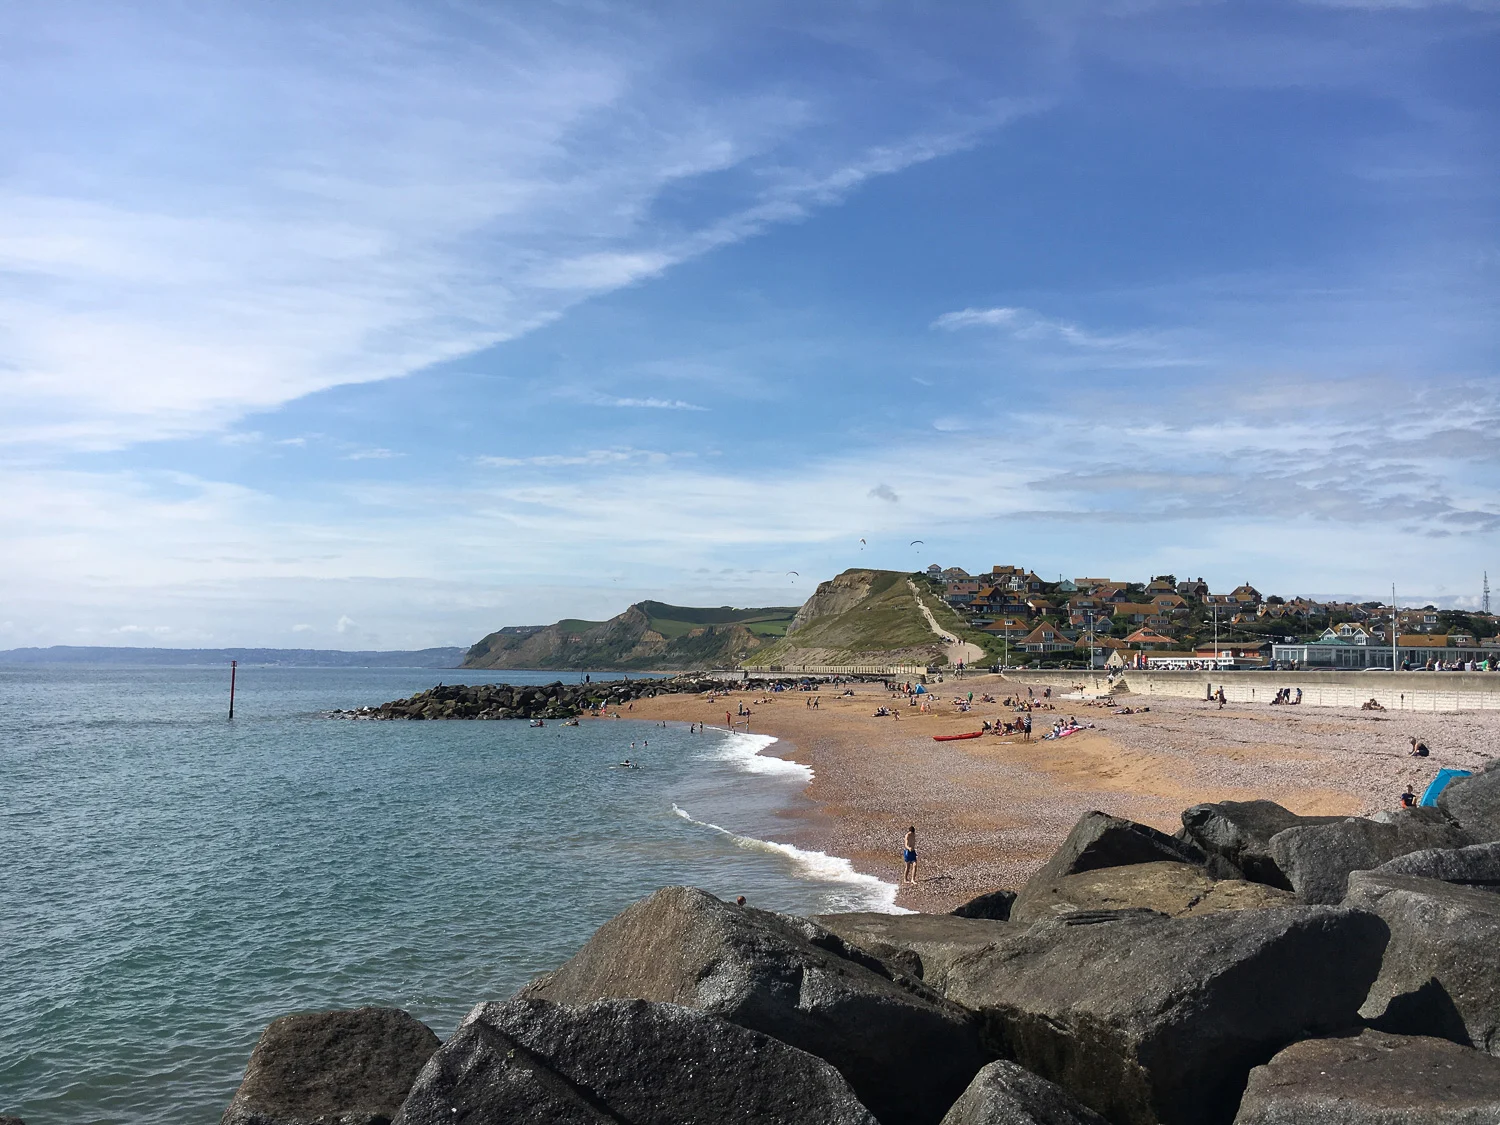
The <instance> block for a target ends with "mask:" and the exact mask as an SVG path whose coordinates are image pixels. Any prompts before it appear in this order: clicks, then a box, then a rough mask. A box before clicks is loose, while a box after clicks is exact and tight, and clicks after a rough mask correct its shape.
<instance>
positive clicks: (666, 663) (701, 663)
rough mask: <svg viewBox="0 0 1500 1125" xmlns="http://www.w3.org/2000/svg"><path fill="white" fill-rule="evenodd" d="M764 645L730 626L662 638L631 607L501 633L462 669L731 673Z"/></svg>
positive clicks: (481, 646) (744, 630) (474, 651)
mask: <svg viewBox="0 0 1500 1125" xmlns="http://www.w3.org/2000/svg"><path fill="white" fill-rule="evenodd" d="M653 604H654V603H653ZM747 612H755V611H747ZM580 626H582V627H580ZM680 627H681V626H679V628H680ZM765 643H767V642H766V640H765V639H764V638H762V637H760V636H757V635H756V634H755V633H753V632H751V631H750V630H749V629H748V628H746V627H745V626H744V625H741V624H738V623H736V622H725V623H722V624H709V625H700V626H696V627H693V628H688V629H685V631H682V632H680V633H679V634H678V635H677V636H667V635H666V634H665V633H663V632H662V631H661V629H659V628H657V627H655V625H654V624H653V619H652V617H651V615H650V614H648V613H647V612H646V611H645V610H644V609H643V608H642V607H641V606H640V605H633V606H631V607H630V608H629V609H627V610H626V611H625V612H624V613H622V614H620V615H619V616H618V617H612V618H610V619H609V620H608V621H601V622H598V623H597V624H590V623H587V622H559V623H558V624H556V625H547V626H543V627H535V626H531V627H523V628H512V629H501V630H499V631H497V632H494V633H491V634H490V635H489V636H487V637H485V638H484V639H483V640H482V641H480V642H479V643H478V644H476V645H475V646H474V647H473V648H471V649H470V650H469V651H468V654H467V655H466V656H465V657H464V663H463V666H464V667H465V668H570V669H580V670H581V669H592V668H620V669H626V670H629V669H637V668H639V669H650V670H653V671H670V670H679V669H680V670H692V669H703V668H732V667H734V666H735V665H736V664H738V663H739V662H740V661H741V660H743V659H744V658H745V657H746V656H747V655H749V654H750V653H753V652H755V651H756V650H757V649H759V648H761V647H762V646H763V645H764V644H765Z"/></svg>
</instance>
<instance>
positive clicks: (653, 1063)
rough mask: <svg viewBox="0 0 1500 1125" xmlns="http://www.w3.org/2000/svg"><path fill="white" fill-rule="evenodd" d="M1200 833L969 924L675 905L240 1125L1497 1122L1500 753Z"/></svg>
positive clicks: (302, 1048)
mask: <svg viewBox="0 0 1500 1125" xmlns="http://www.w3.org/2000/svg"><path fill="white" fill-rule="evenodd" d="M1182 819H1183V829H1182V831H1181V832H1179V833H1178V834H1177V835H1176V836H1166V835H1164V834H1162V833H1159V832H1156V831H1154V830H1153V829H1150V828H1148V827H1146V826H1144V825H1139V824H1133V823H1131V822H1129V821H1124V820H1120V819H1119V818H1117V817H1111V816H1107V815H1105V814H1103V813H1090V814H1088V815H1086V816H1084V817H1083V818H1082V820H1080V822H1079V823H1078V825H1077V826H1075V828H1074V829H1073V831H1072V832H1071V833H1070V834H1069V836H1068V838H1067V839H1066V840H1064V841H1063V843H1062V845H1061V847H1060V848H1059V849H1058V851H1057V853H1056V855H1054V856H1053V858H1052V860H1051V861H1050V862H1049V863H1048V864H1047V865H1046V866H1045V867H1043V868H1042V870H1041V871H1039V872H1038V873H1037V875H1036V876H1035V877H1034V878H1033V879H1032V880H1031V881H1030V882H1029V883H1028V884H1027V886H1025V887H1022V888H1019V890H1018V892H1017V893H1015V894H1014V895H1012V894H1010V893H1007V892H1001V891H996V892H993V893H991V894H989V895H987V896H984V897H983V898H982V899H980V900H976V901H975V902H974V903H972V904H970V905H969V906H968V907H964V908H960V910H959V911H956V912H955V913H954V914H953V915H881V914H867V913H865V914H830V915H823V916H820V917H818V918H815V919H803V918H796V917H791V916H788V915H783V914H776V913H772V912H769V911H764V910H759V909H755V908H754V907H750V906H740V905H734V904H730V903H726V902H722V901H720V900H719V899H716V898H714V897H713V896H712V895H709V894H706V893H705V892H703V891H698V890H694V889H692V888H688V887H668V888H666V889H663V890H660V891H657V892H656V893H655V894H653V895H651V896H650V897H648V898H646V899H643V900H642V901H640V902H638V903H636V904H635V905H633V906H631V907H629V908H628V909H626V910H625V911H624V912H623V913H622V914H620V915H619V916H617V917H616V918H614V919H613V920H612V921H610V922H607V923H606V924H605V925H604V926H602V927H601V928H600V929H599V931H598V932H597V933H596V934H595V935H594V936H593V938H591V939H590V940H589V942H588V943H587V944H586V945H584V947H583V948H582V949H581V950H579V952H578V953H577V954H576V955H575V956H574V957H573V958H572V959H571V960H569V961H568V962H567V963H565V964H563V965H562V966H560V967H559V968H558V969H557V970H555V971H554V972H551V973H547V974H545V975H543V976H542V977H540V978H538V979H537V980H535V981H533V982H532V983H530V984H529V985H527V986H526V987H524V988H523V989H521V991H520V992H519V993H518V994H517V995H516V996H515V997H512V998H511V999H509V1000H505V1001H496V1002H489V1003H481V1004H479V1005H478V1006H477V1007H476V1008H474V1010H473V1011H472V1012H471V1013H470V1014H469V1015H468V1016H467V1017H466V1018H465V1019H464V1021H463V1022H462V1023H461V1024H460V1026H459V1027H458V1028H457V1029H456V1030H455V1031H454V1033H453V1034H452V1036H451V1037H450V1038H449V1039H448V1040H447V1041H446V1042H443V1043H441V1044H439V1043H438V1042H437V1040H436V1038H435V1037H433V1036H430V1035H427V1034H424V1033H423V1032H424V1030H425V1029H420V1028H419V1027H414V1026H412V1024H413V1023H414V1021H410V1018H409V1017H406V1016H404V1014H402V1013H398V1012H390V1011H381V1010H370V1009H365V1010H362V1011H360V1012H355V1013H349V1012H325V1013H316V1014H312V1015H306V1016H299V1017H295V1020H294V1021H288V1020H287V1019H283V1020H279V1021H277V1022H276V1023H273V1024H272V1025H271V1027H270V1028H269V1029H268V1030H267V1031H266V1033H265V1035H264V1036H263V1037H262V1042H261V1044H260V1045H258V1046H257V1047H256V1050H255V1052H254V1054H252V1056H251V1059H250V1065H249V1067H248V1069H247V1071H246V1075H245V1082H244V1084H243V1085H242V1086H241V1088H240V1091H239V1093H238V1094H237V1095H236V1096H235V1099H234V1101H233V1103H231V1105H230V1108H229V1111H228V1112H227V1113H226V1115H225V1122H226V1123H229V1125H247V1123H248V1122H251V1121H253V1122H255V1123H256V1125H303V1123H307V1122H315V1121H317V1122H335V1121H337V1122H340V1123H343V1125H375V1123H377V1122H395V1123H396V1125H428V1123H436V1122H440V1121H441V1122H465V1123H470V1125H475V1123H495V1125H499V1123H510V1122H528V1123H529V1122H535V1123H538V1125H540V1123H542V1122H562V1123H575V1122H576V1123H579V1125H680V1123H704V1125H710V1123H711V1125H739V1123H743V1125H793V1123H797V1125H811V1123H823V1122H828V1123H842V1122H850V1123H856V1122H857V1123H859V1125H1102V1123H1105V1122H1108V1123H1112V1125H1291V1123H1298V1125H1335V1123H1337V1125H1408V1123H1409V1125H1438V1123H1442V1125H1479V1123H1484V1125H1494V1123H1495V1122H1500V761H1497V762H1495V763H1492V764H1491V766H1490V768H1489V769H1487V770H1485V771H1483V772H1481V773H1479V774H1476V775H1475V776H1474V777H1472V778H1469V779H1465V780H1462V781H1459V782H1455V783H1454V785H1453V786H1452V787H1451V788H1450V789H1449V791H1448V792H1447V793H1445V794H1444V799H1443V800H1442V801H1441V802H1440V804H1439V806H1438V808H1437V809H1435V810H1423V811H1422V813H1421V815H1420V816H1413V817H1404V818H1403V817H1396V818H1391V817H1383V818H1379V819H1376V818H1372V819H1370V820H1364V819H1362V818H1340V819H1329V818H1317V819H1313V818H1301V817H1298V816H1296V815H1295V814H1293V813H1291V812H1289V811H1288V810H1286V809H1283V808H1281V807H1280V806H1276V805H1272V804H1270V803H1269V802H1225V803H1221V804H1215V805H1198V806H1195V807H1193V808H1191V809H1188V810H1187V811H1186V812H1184V814H1183V818H1182ZM1287 833H1293V834H1294V835H1292V836H1287ZM1434 842H1436V846H1432V845H1433V844H1434ZM1393 852H1399V853H1400V854H1394V855H1393V854H1391V853H1393ZM1341 889H1342V890H1341ZM1340 891H1341V893H1342V897H1341V898H1340V899H1338V901H1335V902H1330V901H1329V899H1330V898H1331V897H1332V896H1333V895H1334V894H1335V893H1338V892H1340Z"/></svg>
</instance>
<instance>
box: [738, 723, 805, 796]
mask: <svg viewBox="0 0 1500 1125" xmlns="http://www.w3.org/2000/svg"><path fill="white" fill-rule="evenodd" d="M776 741H777V740H776V739H775V738H773V737H772V736H771V735H769V734H746V733H744V732H742V731H732V732H726V737H725V739H724V741H723V742H722V743H720V745H719V746H718V747H717V748H716V749H715V751H714V753H713V756H714V757H716V758H718V759H719V760H720V761H723V762H731V763H733V764H734V765H735V766H737V767H738V768H740V769H742V770H744V771H745V772H746V773H761V774H775V775H778V776H781V777H788V778H794V779H796V780H799V781H801V782H802V783H803V784H804V785H805V784H807V783H808V782H810V781H811V780H812V779H813V771H812V767H811V766H804V765H803V764H802V763H801V762H793V761H789V760H788V759H786V758H777V757H773V756H772V755H770V754H763V753H761V751H763V750H765V749H767V748H768V747H770V746H771V745H772V744H773V743H775V742H776Z"/></svg>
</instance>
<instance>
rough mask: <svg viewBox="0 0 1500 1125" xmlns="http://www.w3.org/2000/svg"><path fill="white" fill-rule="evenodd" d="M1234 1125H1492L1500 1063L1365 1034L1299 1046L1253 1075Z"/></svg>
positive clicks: (1497, 1109) (1499, 1093)
mask: <svg viewBox="0 0 1500 1125" xmlns="http://www.w3.org/2000/svg"><path fill="white" fill-rule="evenodd" d="M1234 1121H1235V1125H1493V1123H1494V1122H1496V1121H1500V1060H1497V1059H1492V1058H1490V1057H1489V1056H1488V1055H1482V1054H1480V1053H1479V1052H1478V1051H1472V1050H1470V1049H1468V1048H1467V1047H1459V1046H1455V1045H1454V1044H1452V1043H1449V1042H1447V1041H1446V1040H1443V1039H1430V1038H1417V1037H1410V1036H1399V1035H1385V1034H1382V1033H1381V1032H1378V1031H1366V1032H1364V1033H1363V1034H1361V1035H1358V1036H1353V1037H1350V1038H1344V1039H1309V1040H1306V1041H1304V1042H1301V1043H1294V1044H1293V1045H1292V1046H1290V1047H1288V1048H1287V1049H1286V1050H1284V1051H1282V1052H1281V1053H1280V1054H1278V1055H1277V1056H1276V1057H1275V1058H1274V1059H1272V1060H1271V1061H1270V1062H1269V1063H1267V1064H1266V1065H1265V1066H1258V1067H1256V1068H1255V1069H1254V1070H1252V1071H1251V1072H1250V1085H1249V1087H1248V1088H1247V1089H1246V1090H1245V1096H1244V1098H1243V1100H1242V1101H1241V1102H1240V1111H1239V1115H1238V1116H1237V1117H1235V1119H1234Z"/></svg>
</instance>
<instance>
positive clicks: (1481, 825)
mask: <svg viewBox="0 0 1500 1125" xmlns="http://www.w3.org/2000/svg"><path fill="white" fill-rule="evenodd" d="M1437 807H1438V808H1439V809H1440V810H1441V811H1442V812H1443V813H1445V814H1446V815H1448V816H1450V817H1452V818H1453V819H1454V820H1455V821H1457V822H1458V823H1459V825H1461V826H1462V827H1463V829H1464V831H1465V832H1467V833H1468V834H1469V837H1470V839H1472V840H1473V841H1474V842H1475V843H1478V844H1488V843H1490V842H1492V841H1494V840H1500V758H1491V759H1490V760H1489V762H1488V763H1486V764H1485V767H1484V768H1483V769H1482V770H1480V771H1479V772H1477V773H1475V774H1474V775H1473V776H1472V777H1460V778H1456V779H1454V780H1453V781H1450V782H1449V783H1448V786H1447V788H1445V789H1444V790H1443V791H1442V792H1441V793H1439V794H1438V800H1437Z"/></svg>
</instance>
